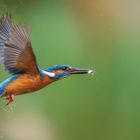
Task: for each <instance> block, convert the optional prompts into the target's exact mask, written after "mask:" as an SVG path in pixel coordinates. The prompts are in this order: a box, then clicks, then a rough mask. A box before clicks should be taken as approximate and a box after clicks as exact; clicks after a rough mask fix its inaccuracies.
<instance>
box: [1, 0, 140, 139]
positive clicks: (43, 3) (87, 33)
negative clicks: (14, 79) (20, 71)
mask: <svg viewBox="0 0 140 140" xmlns="http://www.w3.org/2000/svg"><path fill="white" fill-rule="evenodd" d="M6 12H9V13H12V15H13V21H14V22H15V23H23V24H28V25H29V26H30V30H31V40H32V45H33V48H34V52H35V53H36V56H37V61H38V64H39V66H40V67H43V68H48V67H51V66H52V65H56V64H69V65H72V66H78V67H89V68H95V69H96V75H95V77H90V76H88V75H81V76H79V75H78V76H72V77H69V78H67V79H63V80H61V81H58V82H56V83H54V84H52V85H50V86H48V87H47V88H44V89H42V90H40V91H37V92H35V93H34V94H27V95H23V96H18V97H16V101H15V103H14V104H13V105H10V106H8V107H5V106H4V105H5V100H4V99H1V100H0V106H1V107H0V139H3V140H139V139H140V86H139V82H140V63H139V59H140V1H138V0H133V1H132V0H117V1H115V0H0V14H3V13H6ZM8 76H10V75H8V74H6V73H5V72H4V71H3V69H2V68H1V69H0V81H3V80H4V79H6V78H7V77H8Z"/></svg>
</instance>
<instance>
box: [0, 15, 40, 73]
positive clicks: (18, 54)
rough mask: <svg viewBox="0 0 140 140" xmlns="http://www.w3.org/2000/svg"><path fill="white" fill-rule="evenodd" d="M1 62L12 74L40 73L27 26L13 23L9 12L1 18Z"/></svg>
mask: <svg viewBox="0 0 140 140" xmlns="http://www.w3.org/2000/svg"><path fill="white" fill-rule="evenodd" d="M0 64H1V65H2V66H3V67H4V69H5V70H6V71H7V72H8V73H11V74H15V73H17V72H26V73H30V74H38V73H39V70H38V66H37V64H36V58H35V55H34V52H33V50H32V46H31V42H30V39H29V33H28V28H27V26H23V25H13V24H12V20H11V16H10V15H8V14H7V15H5V16H3V17H2V18H0ZM30 65H32V68H30Z"/></svg>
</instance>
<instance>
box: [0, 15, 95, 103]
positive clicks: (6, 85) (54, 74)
mask: <svg viewBox="0 0 140 140" xmlns="http://www.w3.org/2000/svg"><path fill="white" fill-rule="evenodd" d="M0 64H1V65H2V67H3V68H4V70H5V71H6V72H8V73H10V74H11V75H12V76H11V77H9V78H8V79H6V80H5V81H3V82H2V83H1V84H0V97H5V98H6V99H7V105H8V104H10V103H12V102H13V101H14V97H15V96H16V95H21V94H26V93H31V92H33V91H37V90H39V89H41V88H43V87H45V86H47V85H49V84H51V83H53V82H55V81H57V80H59V79H62V78H64V77H68V76H70V75H74V74H92V73H93V72H94V71H93V70H90V69H84V68H75V67H71V66H69V65H55V66H53V67H51V68H46V69H41V68H39V66H38V65H37V61H36V57H35V54H34V52H33V49H32V44H31V41H30V38H29V30H28V27H27V26H26V25H21V24H13V22H12V18H11V15H9V14H6V15H3V16H2V17H1V18H0Z"/></svg>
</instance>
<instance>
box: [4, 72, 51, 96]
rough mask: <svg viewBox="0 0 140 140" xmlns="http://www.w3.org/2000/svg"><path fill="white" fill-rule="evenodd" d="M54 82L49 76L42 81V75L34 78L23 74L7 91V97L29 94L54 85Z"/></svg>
mask: <svg viewBox="0 0 140 140" xmlns="http://www.w3.org/2000/svg"><path fill="white" fill-rule="evenodd" d="M52 82H53V80H52V79H50V78H49V77H48V76H45V77H44V79H43V80H42V79H40V75H37V76H32V75H28V74H23V75H21V76H19V77H18V78H17V79H16V80H14V81H12V82H11V83H10V84H9V85H8V86H7V87H6V90H5V95H7V94H14V95H20V94H25V93H29V92H33V91H36V90H39V89H41V88H43V87H44V86H46V85H48V84H50V83H52Z"/></svg>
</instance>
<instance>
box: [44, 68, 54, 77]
mask: <svg viewBox="0 0 140 140" xmlns="http://www.w3.org/2000/svg"><path fill="white" fill-rule="evenodd" d="M43 72H44V73H45V74H46V75H48V76H49V77H54V76H55V73H53V72H48V71H45V70H43Z"/></svg>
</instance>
